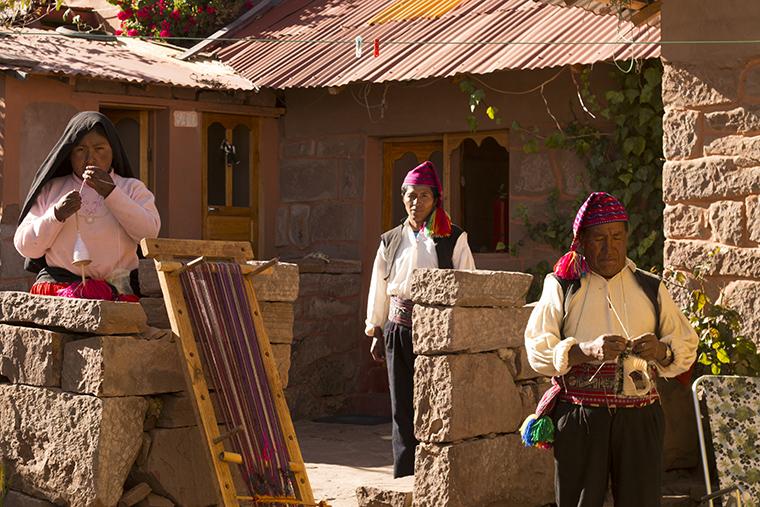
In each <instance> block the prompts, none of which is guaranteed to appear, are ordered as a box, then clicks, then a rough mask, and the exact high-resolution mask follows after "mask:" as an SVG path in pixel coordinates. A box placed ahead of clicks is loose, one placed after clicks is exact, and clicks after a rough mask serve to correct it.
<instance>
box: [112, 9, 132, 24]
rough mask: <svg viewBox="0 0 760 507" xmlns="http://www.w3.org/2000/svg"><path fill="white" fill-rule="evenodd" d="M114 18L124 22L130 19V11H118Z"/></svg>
mask: <svg viewBox="0 0 760 507" xmlns="http://www.w3.org/2000/svg"><path fill="white" fill-rule="evenodd" d="M116 17H117V18H119V19H120V20H122V21H125V20H127V19H129V18H131V17H132V9H125V10H123V11H119V13H118V14H117V15H116Z"/></svg>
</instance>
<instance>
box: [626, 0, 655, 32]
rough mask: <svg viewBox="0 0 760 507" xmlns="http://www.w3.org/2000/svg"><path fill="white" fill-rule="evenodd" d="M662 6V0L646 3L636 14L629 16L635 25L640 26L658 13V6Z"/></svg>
mask: <svg viewBox="0 0 760 507" xmlns="http://www.w3.org/2000/svg"><path fill="white" fill-rule="evenodd" d="M661 7H662V0H657V1H656V2H652V3H651V4H649V5H647V6H646V7H644V8H643V9H641V10H639V11H638V12H637V13H636V14H634V15H633V16H631V22H632V23H633V24H634V25H636V26H641V25H643V24H644V23H646V22H647V21H649V20H650V19H652V18H653V17H655V16H657V15H659V14H660V8H661Z"/></svg>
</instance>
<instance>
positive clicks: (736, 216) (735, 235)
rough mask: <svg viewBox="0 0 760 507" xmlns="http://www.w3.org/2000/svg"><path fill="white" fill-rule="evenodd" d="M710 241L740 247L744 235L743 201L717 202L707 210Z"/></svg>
mask: <svg viewBox="0 0 760 507" xmlns="http://www.w3.org/2000/svg"><path fill="white" fill-rule="evenodd" d="M708 216H709V219H710V228H711V229H712V240H713V241H716V242H718V243H723V244H725V245H740V244H741V243H742V237H743V235H744V224H745V220H744V201H717V202H714V203H712V204H710V208H709V210H708Z"/></svg>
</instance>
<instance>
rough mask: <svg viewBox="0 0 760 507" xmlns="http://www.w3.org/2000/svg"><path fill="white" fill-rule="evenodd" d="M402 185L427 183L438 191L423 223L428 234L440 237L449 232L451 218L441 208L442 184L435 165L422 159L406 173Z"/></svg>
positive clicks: (432, 236)
mask: <svg viewBox="0 0 760 507" xmlns="http://www.w3.org/2000/svg"><path fill="white" fill-rule="evenodd" d="M403 184H404V185H427V186H429V187H432V188H435V189H436V190H437V191H438V202H437V203H436V206H435V210H433V212H432V213H431V214H430V217H429V218H428V219H427V222H426V224H425V229H427V232H428V236H430V237H431V238H441V237H445V236H449V235H450V234H451V218H450V217H449V215H448V213H446V211H444V209H443V186H442V185H441V181H440V180H439V179H438V173H437V172H436V170H435V166H434V165H433V163H432V162H431V161H429V160H426V161H424V162H423V163H421V164H420V165H418V166H417V167H415V168H414V169H412V170H411V171H409V172H408V173H407V174H406V177H405V178H404V183H403Z"/></svg>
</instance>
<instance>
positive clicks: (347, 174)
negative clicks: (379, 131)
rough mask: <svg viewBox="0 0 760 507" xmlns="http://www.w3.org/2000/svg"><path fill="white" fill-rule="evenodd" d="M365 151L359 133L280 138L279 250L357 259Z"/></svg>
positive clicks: (276, 240)
mask: <svg viewBox="0 0 760 507" xmlns="http://www.w3.org/2000/svg"><path fill="white" fill-rule="evenodd" d="M364 151H365V141H364V137H363V136H359V135H343V136H329V137H314V138H295V139H291V138H288V137H285V138H283V139H281V150H280V202H281V205H280V207H279V208H278V210H277V219H276V234H275V247H276V248H277V251H278V252H279V253H280V254H282V255H289V256H302V255H305V254H307V253H311V252H322V253H324V254H326V255H328V256H330V257H336V258H344V259H359V258H360V242H361V240H362V225H363V220H364V215H363V212H362V201H363V198H364V159H365V157H364Z"/></svg>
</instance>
